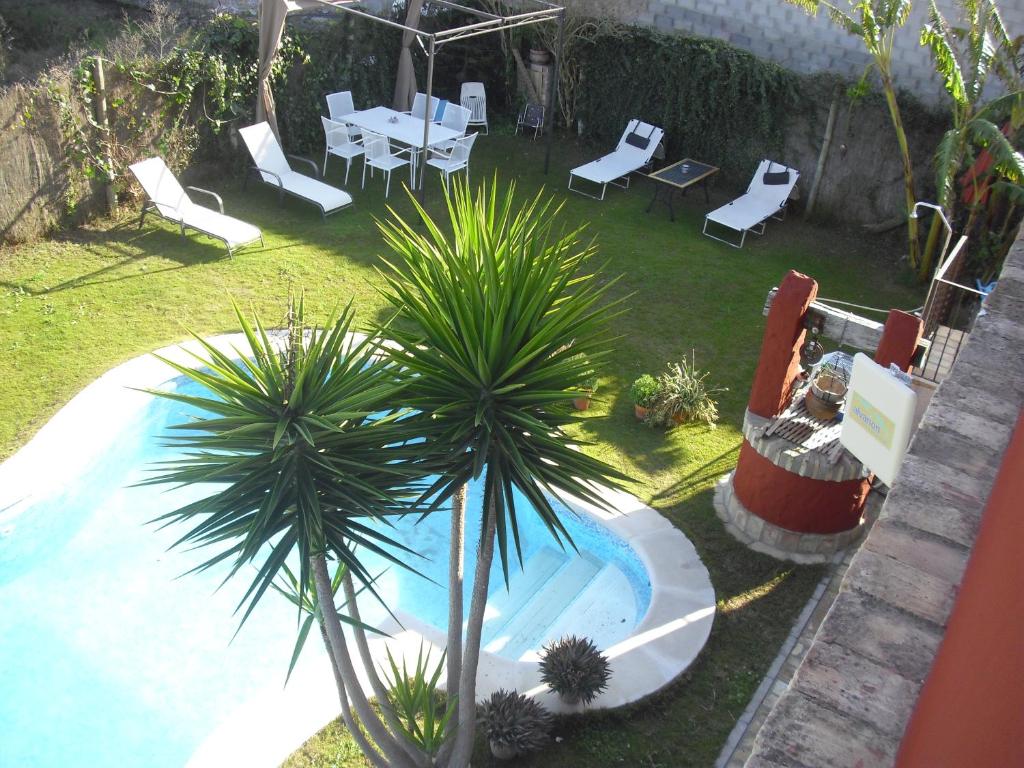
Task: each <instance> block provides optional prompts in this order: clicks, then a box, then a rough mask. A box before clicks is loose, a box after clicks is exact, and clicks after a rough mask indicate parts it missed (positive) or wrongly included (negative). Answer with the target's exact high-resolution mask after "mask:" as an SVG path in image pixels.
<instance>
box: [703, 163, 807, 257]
mask: <svg viewBox="0 0 1024 768" xmlns="http://www.w3.org/2000/svg"><path fill="white" fill-rule="evenodd" d="M766 178H767V183H766V181H765V179H766ZM799 178H800V171H798V170H796V169H795V168H789V167H787V166H785V165H782V164H781V163H773V162H772V161H771V160H762V161H761V164H760V165H759V166H757V171H755V172H754V178H753V179H751V181H750V186H749V187H747V191H746V193H744V194H742V195H740V196H739V197H737V198H736V199H735V200H733V201H732V202H731V203H728V204H727V205H723V206H722V207H721V208H716V209H715V210H713V211H712V212H711V213H709V214H708V215H707V216H705V217H704V234H705V235H707V236H708V237H710V238H711V239H713V240H718V241H720V242H723V243H725V244H726V245H731V246H732V247H733V248H742V247H743V242H744V241H745V240H746V238H747V232H753V233H754V234H755V235H760V234H762V233H764V227H765V223H766V222H767V221H768V219H770V218H773V217H774V218H776V219H779V220H781V219H782V217H783V215H784V214H785V210H786V201H787V200H789V195H790V193H792V191H793V187H794V186H796V182H797V179H799ZM709 223H714V224H718V225H720V226H722V227H725V228H726V229H731V230H733V231H734V232H739V233H740V241H739V243H735V242H732V241H730V240H726V239H725V238H723V237H718V236H717V235H713V234H710V233H709V232H708V224H709Z"/></svg>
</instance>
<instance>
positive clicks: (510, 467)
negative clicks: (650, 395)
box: [379, 178, 622, 768]
mask: <svg viewBox="0 0 1024 768" xmlns="http://www.w3.org/2000/svg"><path fill="white" fill-rule="evenodd" d="M514 198H515V188H514V185H509V186H508V188H507V189H506V190H505V191H504V192H501V191H499V185H498V182H497V179H496V178H495V180H494V181H493V182H492V184H491V185H490V188H489V189H488V188H487V187H486V186H484V187H481V189H480V190H479V192H478V193H477V195H476V197H475V198H474V197H473V196H472V195H471V193H470V191H469V189H468V186H467V185H464V184H461V183H460V184H457V185H456V186H455V190H454V192H453V193H452V195H451V196H448V197H446V200H447V210H448V222H446V224H447V226H445V227H443V226H442V224H441V223H438V222H435V221H434V220H433V219H432V218H431V217H430V215H429V214H428V213H427V212H426V211H425V210H424V209H423V208H421V207H419V206H418V205H417V204H416V201H415V199H413V200H412V203H413V205H416V210H417V213H418V215H419V218H420V221H421V222H422V224H423V225H425V226H424V227H422V228H414V227H413V225H411V224H409V223H406V222H404V221H402V220H401V219H400V218H399V217H397V216H396V215H395V214H394V212H393V211H392V218H391V219H390V220H389V221H387V222H383V223H380V224H379V227H380V230H381V232H382V233H383V235H384V239H385V241H386V243H387V244H388V246H389V247H390V248H391V249H392V250H393V251H394V253H395V255H396V258H393V259H392V260H391V261H390V262H389V264H388V268H387V269H386V270H385V271H384V272H383V277H384V280H385V281H386V288H385V289H384V295H385V297H386V298H387V300H388V301H389V302H390V303H391V304H392V306H393V307H394V308H395V310H396V320H397V321H396V322H395V323H394V324H393V325H392V327H391V330H390V336H391V338H392V339H393V340H394V341H396V342H397V345H396V348H394V349H391V350H389V354H390V355H391V357H392V360H393V361H394V362H395V363H396V367H399V368H401V370H403V371H404V372H405V374H406V375H407V377H408V380H407V386H406V390H405V398H404V399H405V402H406V403H407V404H408V405H409V406H410V407H412V408H414V409H416V410H418V411H420V412H422V413H423V414H424V415H425V416H428V417H429V418H430V422H429V424H430V426H429V430H430V431H429V433H427V434H426V435H425V436H426V438H427V440H426V446H424V450H425V451H426V450H432V451H433V454H434V455H435V456H437V457H441V458H443V461H444V465H445V466H444V470H443V472H442V474H441V475H440V478H439V479H438V480H437V482H436V483H435V484H434V487H433V488H432V491H433V492H436V493H437V496H438V498H439V499H446V498H448V497H451V496H453V495H455V494H456V493H457V492H458V491H459V490H460V489H461V488H462V487H463V486H464V485H465V483H466V482H467V481H468V480H469V479H470V478H477V477H480V476H482V477H483V485H484V487H483V499H482V504H481V508H480V510H479V514H480V516H481V523H482V524H481V538H480V540H479V541H478V542H476V549H477V563H476V570H475V574H474V577H473V589H472V598H471V601H470V612H469V620H468V627H467V630H466V638H465V645H464V647H463V645H462V632H461V630H462V621H461V609H459V610H458V611H456V610H455V609H454V608H453V611H452V613H453V614H455V613H458V616H457V623H453V624H452V625H451V626H449V633H448V643H449V647H448V649H447V650H448V660H449V675H450V679H453V680H458V715H457V728H456V734H455V741H454V743H453V744H452V745H451V746H450V749H449V751H448V752H447V754H446V755H445V756H444V757H443V759H445V760H446V761H447V762H446V764H447V765H448V766H452V767H456V768H463V767H464V766H466V765H467V764H468V761H469V758H470V754H471V751H472V746H473V735H474V728H475V720H476V672H477V664H478V661H479V656H480V639H481V628H482V624H483V614H484V607H485V603H486V599H487V590H488V582H489V576H490V570H491V563H492V559H493V556H494V550H495V544H497V549H498V552H499V556H500V558H501V564H502V567H503V569H504V573H505V578H506V582H507V580H508V566H509V557H510V551H514V552H515V554H516V556H517V557H520V559H521V551H520V538H519V526H518V522H517V521H518V518H519V516H521V515H523V514H536V515H538V516H539V517H540V518H541V520H542V521H543V523H544V524H545V526H546V527H547V529H548V531H549V532H550V533H551V535H552V536H553V537H554V538H555V539H556V540H557V541H559V542H565V543H570V539H569V535H568V533H567V531H566V529H565V527H564V526H563V524H562V521H561V520H560V519H559V517H558V515H557V514H556V512H555V511H554V509H553V508H552V505H551V502H550V501H549V499H548V497H547V495H546V492H548V493H550V492H554V491H557V490H561V491H567V492H570V493H572V494H574V495H576V496H578V497H581V498H583V499H587V500H589V501H591V502H592V503H595V504H599V505H600V504H602V500H601V498H600V496H599V495H598V494H597V492H596V490H595V488H594V486H593V485H592V483H593V482H596V481H608V480H609V478H614V479H621V478H622V475H621V474H620V473H618V472H617V471H616V470H614V469H613V468H612V467H610V466H608V465H607V464H605V463H603V462H601V461H599V460H597V459H595V458H592V457H590V456H587V455H586V454H584V453H582V452H580V451H579V450H577V449H575V448H574V447H573V446H572V445H571V441H570V440H569V439H568V437H567V436H566V434H565V432H564V428H565V427H566V426H567V425H568V424H570V423H571V422H573V421H574V420H575V419H576V418H577V417H575V416H574V415H573V412H572V411H571V410H570V408H569V407H568V403H569V401H570V400H571V399H572V397H573V396H574V394H575V393H576V392H578V390H579V389H581V388H582V385H583V383H584V382H585V380H586V379H587V377H588V376H590V375H591V373H592V370H593V369H592V367H591V366H592V365H593V362H594V361H596V360H600V359H601V358H602V357H604V356H605V355H606V354H607V353H606V352H603V351H602V349H604V348H605V347H606V342H607V333H606V327H607V325H606V324H607V321H608V320H609V318H610V316H611V314H612V313H613V312H614V310H610V308H609V305H608V303H607V302H605V301H604V299H605V294H606V292H607V290H608V288H609V286H610V283H604V284H599V282H598V280H597V279H596V278H595V276H594V275H593V274H588V273H586V272H585V271H584V270H585V269H586V268H587V267H588V266H589V265H588V262H589V261H590V260H591V259H592V257H593V256H594V253H595V249H594V247H593V246H592V245H581V244H580V241H579V231H578V230H577V231H570V232H556V231H555V225H554V222H555V219H556V217H557V214H558V212H559V207H556V206H554V204H553V203H552V201H551V200H547V201H544V200H542V199H541V196H540V195H538V196H537V197H535V198H534V199H533V200H531V201H528V202H526V203H525V204H523V205H522V206H521V207H517V206H516V203H515V199H514ZM449 228H450V234H448V232H447V231H446V230H447V229H449ZM438 460H440V459H438ZM514 491H518V492H519V493H521V494H522V495H523V496H525V497H526V499H528V500H529V502H530V504H531V506H532V508H533V509H532V510H531V511H528V510H524V509H522V508H521V506H517V504H516V500H515V499H516V497H515V495H514ZM457 525H459V522H458V521H454V522H453V527H455V526H457ZM454 541H455V539H454V537H453V542H454ZM461 557H462V553H461V552H459V551H453V552H452V559H453V562H454V561H455V560H459V561H461ZM452 570H453V572H454V571H456V570H457V569H455V568H453V569H452ZM450 599H451V600H452V601H455V602H457V603H459V605H460V606H461V600H462V590H461V589H455V588H454V585H452V589H451V592H450ZM460 657H461V667H459V666H457V665H458V664H459V663H460V662H459V659H460ZM449 690H450V691H451V688H449Z"/></svg>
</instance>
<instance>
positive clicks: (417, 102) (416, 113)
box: [407, 93, 441, 121]
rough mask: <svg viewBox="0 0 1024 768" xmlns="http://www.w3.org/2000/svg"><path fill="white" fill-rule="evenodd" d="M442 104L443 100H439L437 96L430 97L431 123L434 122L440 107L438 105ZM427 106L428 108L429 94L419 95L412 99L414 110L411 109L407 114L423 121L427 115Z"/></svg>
mask: <svg viewBox="0 0 1024 768" xmlns="http://www.w3.org/2000/svg"><path fill="white" fill-rule="evenodd" d="M440 103H441V100H440V99H439V98H437V96H431V97H430V112H429V115H430V120H431V121H433V120H434V115H436V114H437V107H438V105H439V104H440ZM426 106H427V94H425V93H417V94H416V95H415V96H413V98H412V109H410V110H409V112H408V113H407V114H410V115H412V116H413V117H416V118H419V119H420V120H422V119H423V117H424V114H425V109H426Z"/></svg>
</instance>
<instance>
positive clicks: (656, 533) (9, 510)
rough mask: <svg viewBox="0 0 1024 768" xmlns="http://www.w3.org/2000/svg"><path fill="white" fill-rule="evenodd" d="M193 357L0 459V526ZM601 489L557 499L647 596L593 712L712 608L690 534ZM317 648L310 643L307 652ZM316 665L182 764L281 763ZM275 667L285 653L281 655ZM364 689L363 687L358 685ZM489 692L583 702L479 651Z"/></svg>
mask: <svg viewBox="0 0 1024 768" xmlns="http://www.w3.org/2000/svg"><path fill="white" fill-rule="evenodd" d="M206 341H207V342H208V343H210V344H211V345H212V346H213V347H214V348H215V349H217V350H218V351H220V352H224V353H227V354H233V353H235V352H238V353H240V354H243V355H244V354H247V353H248V352H249V346H248V343H247V341H246V339H245V336H244V335H243V334H241V333H234V334H222V335H218V336H212V337H209V338H207V339H206ZM201 353H202V347H201V345H200V344H199V343H198V342H197V341H195V340H190V341H185V342H182V343H179V344H174V345H172V346H168V347H163V348H161V349H158V350H156V351H155V352H153V353H147V354H144V355H141V356H139V357H136V358H133V359H131V360H128V361H126V362H124V363H122V364H120V365H118V366H116V367H114V368H112V369H110V370H109V371H107V372H106V373H104V374H103V375H101V376H100V377H99V378H98V379H96V380H95V381H93V382H92V383H91V384H89V385H88V386H86V387H85V388H84V389H82V390H81V391H80V392H79V393H78V394H76V395H75V396H74V397H73V398H72V399H71V400H70V401H69V402H68V403H67V404H66V405H65V406H64V407H62V408H61V409H60V410H59V411H58V412H57V413H56V414H55V415H54V416H53V417H52V418H51V419H50V420H49V421H48V422H47V423H46V424H45V425H44V426H43V427H42V428H40V430H39V431H38V432H37V433H36V434H35V435H34V436H33V437H32V438H31V439H30V440H29V441H28V442H27V443H26V444H25V445H24V446H23V447H22V448H21V449H19V450H18V451H17V452H16V453H15V454H14V455H12V456H11V457H10V458H8V459H7V460H6V461H4V462H3V463H2V464H0V489H3V493H2V495H0V526H2V524H3V522H4V520H5V519H8V518H14V517H16V516H17V514H18V511H19V510H20V509H21V508H22V507H23V506H26V505H28V504H30V503H31V502H32V500H33V499H34V497H36V496H37V493H38V492H39V491H40V489H47V488H52V487H54V486H55V485H57V484H59V483H61V482H62V481H63V480H64V479H65V478H71V477H74V476H75V475H76V474H78V473H80V472H81V471H82V470H83V469H84V468H85V467H87V466H88V462H89V461H90V459H91V457H90V456H88V455H84V454H83V453H82V452H81V451H78V450H76V445H77V444H79V443H77V442H76V441H74V440H68V439H67V435H69V434H74V435H79V436H81V435H91V434H98V435H102V434H104V433H107V434H110V433H116V432H117V430H118V428H119V427H121V426H122V425H124V424H126V423H129V422H130V420H131V419H132V418H133V417H134V416H135V415H136V414H137V413H138V412H139V411H140V410H141V409H143V408H144V407H145V406H146V405H147V404H148V403H149V402H150V401H151V396H150V395H148V394H146V393H144V392H138V391H136V390H135V389H133V388H157V387H159V386H160V385H162V384H164V383H165V382H167V381H169V380H170V379H172V378H174V377H175V376H177V375H178V373H177V371H175V370H174V369H173V368H171V367H169V366H168V365H167V364H166V363H164V362H163V361H161V360H159V359H157V357H156V356H157V355H159V356H160V357H163V358H165V359H167V360H171V361H173V362H175V363H179V364H182V365H185V366H189V367H198V366H200V365H202V364H203V359H202V354H201ZM194 355H199V357H195V356H194ZM79 439H80V438H79ZM598 492H599V493H600V495H601V496H602V498H603V499H605V500H606V501H607V502H608V503H609V505H610V506H612V507H614V508H615V509H616V510H617V511H616V512H615V513H609V512H607V511H606V510H603V509H600V508H598V507H595V506H593V505H591V504H588V503H586V502H584V501H582V500H580V499H576V498H571V497H567V496H564V495H563V496H562V500H563V501H564V502H565V503H566V504H567V505H568V506H569V507H570V508H571V509H573V510H575V511H576V512H578V513H581V514H584V515H586V516H588V517H590V518H593V519H595V520H596V521H597V522H598V523H600V524H601V525H602V526H603V527H605V528H607V529H608V530H609V531H610V532H611V533H613V534H614V535H615V536H617V537H619V538H620V539H622V540H624V541H625V542H627V543H628V544H629V545H630V546H631V547H632V548H633V550H634V552H635V553H636V554H637V556H638V557H639V558H640V560H641V562H642V563H643V565H644V567H645V569H646V570H647V573H648V575H649V578H650V583H651V600H650V604H649V606H648V609H647V611H646V613H645V615H644V617H643V618H642V619H641V621H640V623H639V624H638V625H637V627H636V630H635V631H634V632H633V634H631V635H630V637H628V638H626V639H625V640H623V641H621V642H619V643H616V644H615V645H613V646H611V647H610V648H607V649H605V653H606V655H607V656H608V657H609V660H610V662H611V667H612V677H611V680H610V683H609V687H608V689H607V690H606V691H605V692H604V693H602V694H601V695H600V696H599V697H598V698H597V699H596V700H595V701H594V702H593V703H592V704H591V705H590V707H589V708H590V709H596V708H602V709H603V708H613V707H619V706H623V705H625V704H628V703H631V702H635V701H637V700H639V699H642V698H644V697H646V696H649V695H650V694H652V693H655V692H656V691H658V690H660V689H661V688H663V687H665V686H666V685H667V684H669V683H670V682H672V680H674V679H675V678H676V677H678V676H679V675H680V674H682V673H683V672H684V671H686V669H687V668H688V667H689V666H690V665H691V664H692V663H693V661H694V660H695V659H696V657H697V655H698V654H699V653H700V651H701V649H702V648H703V647H704V645H705V643H706V642H707V639H708V637H709V635H710V632H711V627H712V624H713V621H714V615H715V594H714V589H713V587H712V584H711V579H710V575H709V574H708V571H707V569H706V568H705V566H704V565H703V563H702V562H701V560H700V558H699V556H698V554H697V551H696V549H695V548H694V546H693V544H692V543H691V542H690V541H689V539H687V538H686V536H685V535H684V534H683V533H682V532H681V531H680V530H679V529H677V528H675V527H674V526H673V525H672V524H671V522H669V521H668V520H667V519H666V518H664V517H663V516H662V515H660V514H659V513H658V512H657V511H656V510H654V509H653V508H651V507H649V506H647V505H645V504H643V503H642V502H641V501H640V500H639V499H637V498H636V497H634V496H631V495H630V494H627V493H625V492H622V491H615V490H611V489H608V488H603V487H602V488H598ZM398 616H399V618H400V619H401V620H402V621H403V623H404V624H405V627H404V628H403V627H402V626H399V625H398V624H391V626H382V627H381V629H383V630H385V631H389V632H391V633H392V637H391V638H389V639H388V641H387V642H388V643H391V644H392V650H393V652H394V650H395V649H396V646H397V648H398V650H399V651H400V652H403V653H406V654H409V655H410V656H411V655H413V654H415V653H416V652H417V651H418V650H419V647H420V644H421V642H422V643H424V644H425V645H429V646H432V647H434V648H437V649H439V648H440V647H443V644H444V642H445V638H444V636H443V633H441V632H439V631H438V630H436V629H434V628H433V627H429V626H427V625H425V624H422V622H420V621H419V620H418V619H416V618H415V617H411V616H409V615H405V614H402V613H399V614H398ZM370 645H371V650H372V652H373V656H374V660H375V663H380V662H382V661H384V660H385V659H386V655H385V648H384V640H382V639H377V640H373V641H371V643H370ZM318 646H319V644H315V643H314V644H312V645H311V646H310V648H311V649H312V648H313V647H318ZM325 663H326V654H325V653H324V652H323V649H322V648H318V650H317V651H316V652H310V649H307V652H306V653H305V654H304V655H303V658H302V659H300V662H299V665H298V666H297V668H296V671H295V673H294V674H293V677H292V679H291V682H290V683H289V685H288V687H287V688H284V689H282V688H281V687H280V682H279V681H280V680H281V677H280V676H278V675H277V674H276V673H277V671H276V670H275V675H274V678H273V682H272V683H270V684H268V685H267V686H265V687H264V689H263V691H262V693H261V694H259V695H258V696H256V697H253V698H251V699H250V700H249V701H247V702H246V703H245V704H243V705H242V706H240V707H239V708H237V709H236V710H235V711H233V712H231V713H225V715H224V717H223V719H222V720H221V722H220V723H218V724H216V725H215V726H214V727H213V729H212V730H211V732H210V733H209V735H208V736H207V737H206V738H205V739H204V741H203V742H202V743H201V744H200V746H199V747H198V748H197V750H196V751H195V752H194V753H193V755H192V757H191V759H190V760H189V762H188V763H187V765H188V766H189V768H201V767H204V766H222V765H227V764H244V765H247V766H250V767H251V768H257V767H258V766H263V765H266V766H268V767H270V766H277V765H279V764H280V763H281V762H282V761H283V760H284V759H286V758H287V757H288V755H290V754H291V753H292V752H294V751H295V750H296V749H298V748H299V747H300V746H301V745H302V743H303V742H304V741H306V740H307V739H308V738H309V737H310V736H312V735H313V734H314V733H316V732H317V731H318V730H319V729H320V728H322V727H323V726H324V725H325V724H327V723H328V722H330V721H331V720H332V719H333V718H335V717H337V714H338V699H337V692H336V690H335V687H334V680H333V677H332V676H331V675H330V674H326V673H325V672H324V669H323V665H324V664H325ZM284 664H286V660H282V665H284ZM282 669H284V667H283V666H282ZM362 674H363V673H362V671H361V676H362ZM364 688H367V689H368V686H366V685H365V681H364ZM497 688H507V689H512V688H514V689H517V690H519V691H522V692H524V693H527V694H528V695H530V696H533V697H535V698H537V699H538V700H540V701H541V702H542V703H543V704H544V705H545V706H547V707H548V708H549V709H550V710H552V711H554V712H570V711H580V710H581V709H582V708H581V707H579V706H577V707H569V706H566V705H565V704H563V703H562V702H561V700H560V699H558V698H557V697H556V696H555V695H553V694H552V693H551V692H550V691H549V690H548V689H547V688H546V686H544V685H543V684H541V683H540V679H539V672H538V669H537V662H536V661H515V660H512V659H506V658H503V657H499V656H495V655H494V654H490V653H487V652H485V651H482V652H481V658H480V667H479V671H478V679H477V695H478V697H479V698H482V697H485V696H487V695H489V694H490V693H491V692H492V691H494V690H496V689H497Z"/></svg>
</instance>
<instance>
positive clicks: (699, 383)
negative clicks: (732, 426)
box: [645, 352, 726, 427]
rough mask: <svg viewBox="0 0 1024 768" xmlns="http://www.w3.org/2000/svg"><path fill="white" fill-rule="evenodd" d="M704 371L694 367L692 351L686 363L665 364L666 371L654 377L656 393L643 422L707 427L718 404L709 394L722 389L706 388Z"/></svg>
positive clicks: (711, 423)
mask: <svg viewBox="0 0 1024 768" xmlns="http://www.w3.org/2000/svg"><path fill="white" fill-rule="evenodd" d="M707 377H708V373H707V372H706V371H704V372H702V371H701V370H700V369H698V368H697V366H696V362H695V357H694V353H693V352H691V353H690V360H689V362H687V360H686V358H685V357H684V358H683V359H682V361H681V362H679V363H669V365H668V370H666V371H665V372H664V373H662V374H661V375H660V376H659V377H658V395H657V397H656V398H655V399H654V401H653V403H652V404H651V406H650V410H649V411H648V413H647V418H646V419H645V421H646V422H647V424H649V425H651V426H672V425H673V424H679V423H682V422H684V421H703V422H704V423H705V424H707V425H708V426H710V427H714V426H715V422H716V421H718V403H717V401H716V400H715V399H714V398H713V397H712V395H715V394H718V393H719V392H725V391H726V390H725V389H724V388H722V387H708V385H707V384H706V383H705V382H706V380H707Z"/></svg>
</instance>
